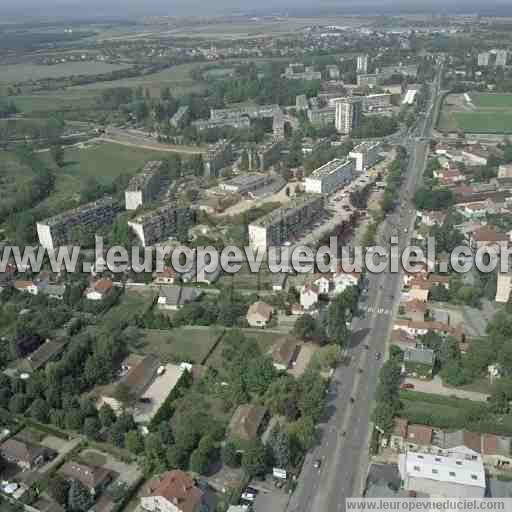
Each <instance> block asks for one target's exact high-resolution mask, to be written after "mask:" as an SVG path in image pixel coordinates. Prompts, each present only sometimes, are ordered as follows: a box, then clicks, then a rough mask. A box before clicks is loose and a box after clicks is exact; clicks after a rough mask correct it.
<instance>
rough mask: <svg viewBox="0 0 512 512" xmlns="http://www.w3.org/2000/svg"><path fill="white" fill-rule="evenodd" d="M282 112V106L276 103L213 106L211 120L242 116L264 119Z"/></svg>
mask: <svg viewBox="0 0 512 512" xmlns="http://www.w3.org/2000/svg"><path fill="white" fill-rule="evenodd" d="M280 112H282V111H281V107H280V106H279V105H277V104H276V103H271V104H268V105H246V106H242V107H231V108H212V109H210V120H212V121H224V120H229V119H231V118H237V117H240V116H248V117H249V118H251V119H263V118H269V117H274V116H275V115H276V114H278V113H280Z"/></svg>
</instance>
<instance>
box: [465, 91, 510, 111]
mask: <svg viewBox="0 0 512 512" xmlns="http://www.w3.org/2000/svg"><path fill="white" fill-rule="evenodd" d="M471 99H472V101H473V104H474V105H475V106H476V107H479V108H491V109H492V108H507V109H509V108H512V94H486V93H473V94H471Z"/></svg>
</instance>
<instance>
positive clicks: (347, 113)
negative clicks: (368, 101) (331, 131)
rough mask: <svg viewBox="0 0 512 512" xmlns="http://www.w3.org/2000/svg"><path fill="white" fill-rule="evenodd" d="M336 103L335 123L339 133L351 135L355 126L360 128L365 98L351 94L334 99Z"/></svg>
mask: <svg viewBox="0 0 512 512" xmlns="http://www.w3.org/2000/svg"><path fill="white" fill-rule="evenodd" d="M334 103H335V105H336V114H335V119H334V124H335V126H336V130H337V131H338V133H341V134H342V135H350V134H351V133H352V130H354V128H358V127H359V124H360V123H361V113H362V110H363V98H362V97H360V96H350V97H346V98H338V99H336V100H334Z"/></svg>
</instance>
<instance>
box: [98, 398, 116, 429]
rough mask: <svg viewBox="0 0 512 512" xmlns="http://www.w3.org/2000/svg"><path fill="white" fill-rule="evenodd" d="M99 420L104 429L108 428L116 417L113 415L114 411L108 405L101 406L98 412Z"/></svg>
mask: <svg viewBox="0 0 512 512" xmlns="http://www.w3.org/2000/svg"><path fill="white" fill-rule="evenodd" d="M99 418H100V421H101V424H102V425H103V427H105V428H109V427H110V426H111V425H112V424H113V423H114V422H115V421H116V415H115V413H114V410H113V409H112V407H110V405H108V404H103V405H102V406H101V408H100V411H99Z"/></svg>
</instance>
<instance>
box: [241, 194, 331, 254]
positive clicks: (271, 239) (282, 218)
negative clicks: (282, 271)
mask: <svg viewBox="0 0 512 512" xmlns="http://www.w3.org/2000/svg"><path fill="white" fill-rule="evenodd" d="M323 207H324V200H323V197H322V196H310V195H304V196H300V197H299V198H297V199H295V200H294V201H292V202H291V203H289V204H287V205H285V206H283V207H281V208H278V209H277V210H274V211H273V212H270V213H269V214H267V215H265V216H264V217H262V218H260V219H258V220H256V221H255V222H253V223H251V224H249V243H250V244H251V247H253V248H254V249H261V250H267V249H268V247H270V246H281V245H283V244H284V243H285V242H290V241H292V240H294V239H297V238H298V237H300V236H301V235H302V234H303V233H304V231H306V230H307V228H308V226H310V225H311V224H312V223H313V222H314V221H316V220H318V217H319V215H321V214H322V212H323Z"/></svg>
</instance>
